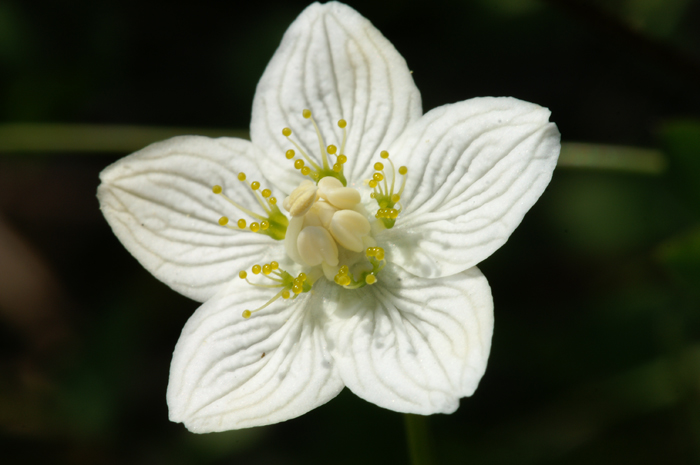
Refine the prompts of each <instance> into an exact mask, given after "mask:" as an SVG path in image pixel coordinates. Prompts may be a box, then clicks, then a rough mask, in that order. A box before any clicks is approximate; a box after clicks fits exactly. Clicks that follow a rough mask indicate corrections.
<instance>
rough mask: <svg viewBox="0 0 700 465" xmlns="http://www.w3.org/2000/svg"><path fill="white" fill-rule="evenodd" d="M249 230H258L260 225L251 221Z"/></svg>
mask: <svg viewBox="0 0 700 465" xmlns="http://www.w3.org/2000/svg"><path fill="white" fill-rule="evenodd" d="M250 230H251V231H253V232H258V231H260V225H259V224H258V223H256V222H255V221H253V222H252V223H250Z"/></svg>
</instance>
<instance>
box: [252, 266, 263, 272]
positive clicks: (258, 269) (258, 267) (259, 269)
mask: <svg viewBox="0 0 700 465" xmlns="http://www.w3.org/2000/svg"><path fill="white" fill-rule="evenodd" d="M251 271H252V272H253V274H260V272H261V271H262V267H261V266H260V265H253V268H251Z"/></svg>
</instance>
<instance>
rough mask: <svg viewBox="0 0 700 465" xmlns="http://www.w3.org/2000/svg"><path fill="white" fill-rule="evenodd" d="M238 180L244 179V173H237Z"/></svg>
mask: <svg viewBox="0 0 700 465" xmlns="http://www.w3.org/2000/svg"><path fill="white" fill-rule="evenodd" d="M238 180H239V181H245V173H238Z"/></svg>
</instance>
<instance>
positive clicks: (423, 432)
mask: <svg viewBox="0 0 700 465" xmlns="http://www.w3.org/2000/svg"><path fill="white" fill-rule="evenodd" d="M403 419H404V423H405V425H406V441H407V442H408V454H409V456H410V457H411V464H412V465H431V464H434V463H435V460H434V457H433V451H432V441H431V438H430V427H429V425H428V417H427V416H424V415H412V414H410V413H404V414H403Z"/></svg>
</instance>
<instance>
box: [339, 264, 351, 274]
mask: <svg viewBox="0 0 700 465" xmlns="http://www.w3.org/2000/svg"><path fill="white" fill-rule="evenodd" d="M348 271H350V269H349V268H348V266H347V265H343V266H341V267H340V269H339V270H338V273H339V274H348Z"/></svg>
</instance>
